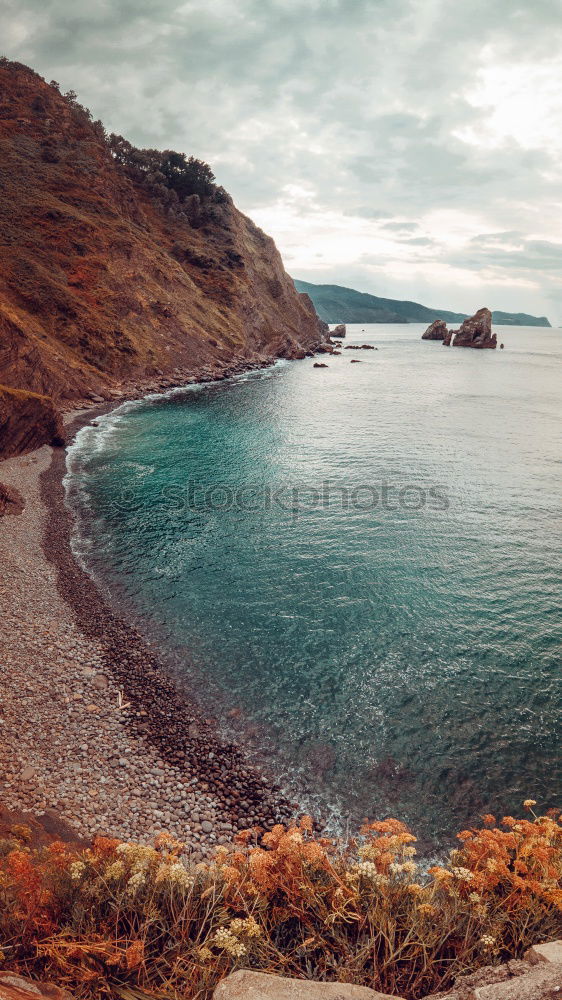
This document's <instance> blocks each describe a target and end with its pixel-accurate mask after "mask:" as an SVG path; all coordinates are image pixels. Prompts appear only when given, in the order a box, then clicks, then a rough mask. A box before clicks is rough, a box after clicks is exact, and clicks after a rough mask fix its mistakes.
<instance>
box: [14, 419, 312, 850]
mask: <svg viewBox="0 0 562 1000" xmlns="http://www.w3.org/2000/svg"><path fill="white" fill-rule="evenodd" d="M105 409H107V407H105ZM95 415H97V412H96V411H94V410H92V409H89V410H88V409H86V410H83V411H79V412H78V413H76V412H75V413H72V414H69V415H67V420H66V422H67V426H68V440H69V441H70V440H71V439H72V436H73V434H74V433H75V432H76V431H77V430H78V429H79V427H80V426H82V425H83V424H84V423H85V422H87V421H89V420H91V419H92V418H93V417H94V416H95ZM65 469H66V466H65V451H64V449H52V448H50V447H48V446H44V447H43V448H40V449H39V450H37V451H35V452H32V453H31V454H27V455H23V456H18V457H16V458H11V459H8V460H6V461H4V462H3V463H2V464H1V466H0V479H1V481H2V482H3V483H4V484H5V485H7V486H9V487H11V488H12V489H16V490H17V491H18V492H19V493H20V494H21V495H22V497H23V499H24V500H25V508H24V510H23V512H22V513H20V514H18V515H17V516H4V517H0V565H1V566H2V572H1V574H0V615H1V619H2V629H1V632H0V801H2V802H3V803H4V805H5V806H6V807H7V808H8V809H14V810H19V811H29V812H30V813H31V814H33V815H35V816H39V817H41V816H47V817H48V816H49V815H53V814H56V816H57V817H60V818H61V819H63V820H65V821H66V822H67V823H68V824H69V825H70V826H71V827H72V829H73V830H74V831H75V833H76V834H77V835H78V836H79V837H82V838H85V839H89V838H91V837H92V836H95V835H96V834H105V835H110V836H115V837H118V838H122V839H134V840H138V841H140V842H150V841H151V840H152V839H153V837H154V836H155V835H156V834H157V833H158V832H160V831H161V830H164V829H165V830H168V831H169V832H171V833H172V834H174V835H175V836H177V837H179V838H180V839H181V840H182V841H184V842H185V843H186V845H187V846H188V848H189V849H190V850H191V852H192V856H193V859H194V860H199V859H202V858H203V857H205V856H206V855H208V854H209V852H210V851H212V850H213V848H214V846H216V845H217V844H223V843H227V842H228V841H230V840H231V838H232V836H233V834H234V833H235V832H236V831H237V830H239V829H244V828H246V827H248V826H251V825H254V824H259V825H261V826H263V827H266V828H269V827H271V826H272V825H273V823H274V822H276V821H279V820H283V819H288V818H289V817H290V816H291V815H292V814H293V813H294V811H295V808H296V807H295V806H294V804H293V805H291V804H290V803H289V802H287V801H286V800H285V799H284V798H283V796H282V794H281V792H280V789H279V788H278V787H277V786H275V785H272V783H271V781H270V779H269V778H268V777H267V776H265V775H264V774H261V773H259V771H258V770H257V769H256V767H255V766H254V765H253V764H252V765H251V764H250V763H249V762H248V760H247V759H246V758H245V755H244V753H243V751H242V750H241V748H239V747H237V746H235V745H233V744H230V743H225V742H223V741H222V740H221V739H220V736H219V735H218V730H217V720H214V719H208V718H205V717H204V716H203V714H202V713H201V711H200V710H199V708H198V706H197V702H196V699H195V698H191V697H190V695H189V693H186V692H185V691H184V690H181V689H180V688H179V687H178V686H177V683H176V681H175V680H174V679H173V678H172V677H171V676H169V675H168V674H167V673H166V670H165V668H164V667H163V666H162V664H161V663H160V662H159V659H158V652H157V650H155V649H153V648H151V647H150V646H149V645H148V644H147V643H146V641H145V640H144V639H143V638H142V637H141V636H140V635H139V633H138V632H137V631H136V630H135V629H134V628H133V627H131V626H130V625H129V624H128V623H127V622H126V621H124V620H123V619H122V618H120V617H119V616H118V615H116V614H115V613H114V612H113V611H112V610H111V609H110V608H109V607H108V605H107V604H106V603H105V601H104V599H103V597H102V595H101V594H100V593H99V591H98V590H97V588H96V586H95V585H94V583H93V582H92V580H91V579H90V578H89V577H88V576H87V575H86V574H85V573H84V572H83V570H82V569H81V567H80V566H79V565H78V564H77V562H76V561H75V559H74V557H73V555H72V551H71V547H70V538H71V532H72V520H71V516H70V514H69V511H68V509H67V507H66V506H65V503H64V489H63V485H62V480H63V477H64V474H65Z"/></svg>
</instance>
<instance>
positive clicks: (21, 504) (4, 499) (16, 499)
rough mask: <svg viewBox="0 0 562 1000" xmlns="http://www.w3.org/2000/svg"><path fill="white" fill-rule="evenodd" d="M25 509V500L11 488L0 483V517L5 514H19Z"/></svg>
mask: <svg viewBox="0 0 562 1000" xmlns="http://www.w3.org/2000/svg"><path fill="white" fill-rule="evenodd" d="M24 508H25V500H24V499H23V497H22V495H21V493H19V492H18V490H16V489H14V487H13V486H5V485H4V483H0V517H3V516H4V515H5V514H14V515H17V514H21V513H22V512H23V510H24Z"/></svg>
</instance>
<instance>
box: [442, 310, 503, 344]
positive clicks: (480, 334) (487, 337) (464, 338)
mask: <svg viewBox="0 0 562 1000" xmlns="http://www.w3.org/2000/svg"><path fill="white" fill-rule="evenodd" d="M448 336H449V341H448V344H447V346H449V343H450V344H452V346H453V347H479V348H492V349H494V348H496V347H497V346H498V344H497V339H496V335H495V333H492V314H491V312H490V310H489V309H479V310H478V312H477V313H475V314H474V316H471V317H470V319H465V320H464V322H463V323H462V325H461V327H460V328H459V329H458V330H451V331H450V334H449V335H448Z"/></svg>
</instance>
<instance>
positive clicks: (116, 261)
mask: <svg viewBox="0 0 562 1000" xmlns="http://www.w3.org/2000/svg"><path fill="white" fill-rule="evenodd" d="M156 188H157V185H156V187H155V186H154V185H153V188H152V189H151V188H150V186H147V184H146V183H145V178H144V177H143V176H142V170H139V171H137V172H136V173H135V172H134V171H131V170H128V169H127V168H126V167H124V166H123V165H122V164H121V163H120V162H118V160H117V159H116V158H115V150H114V148H112V147H111V146H110V144H109V142H108V140H107V137H106V135H105V132H104V129H103V126H102V125H101V123H99V122H92V120H91V117H90V116H89V114H88V113H87V112H86V111H85V110H84V109H83V108H82V107H81V106H80V105H79V104H78V103H77V102H76V100H75V97H74V95H66V96H63V95H62V94H61V93H60V91H59V89H58V87H57V86H56V85H54V86H53V85H50V84H47V83H46V82H45V81H44V80H43V79H42V78H41V77H39V76H38V75H37V74H36V73H34V72H33V71H32V70H30V69H28V68H27V67H25V66H22V65H20V64H17V63H11V62H8V61H7V60H0V385H4V386H7V387H9V388H11V389H18V390H21V391H25V392H34V393H38V394H41V395H43V396H45V395H46V396H49V397H51V398H52V399H53V400H54V402H55V404H57V405H60V404H63V403H64V401H65V400H72V399H77V398H79V397H81V396H83V395H84V394H85V393H87V392H92V391H93V392H96V393H100V394H101V395H104V394H107V393H108V392H109V391H110V390H111V389H112V388H114V387H115V386H116V385H119V384H120V383H122V382H123V381H126V380H127V379H135V378H139V377H140V378H142V377H150V376H151V375H158V374H159V373H163V374H168V373H169V374H173V373H174V372H175V371H176V369H179V370H181V371H182V372H185V371H190V372H192V373H193V374H197V373H198V372H201V371H203V370H206V369H207V370H208V369H211V370H213V371H217V372H218V371H220V370H221V369H222V368H224V367H226V366H227V365H229V364H231V363H232V362H233V361H234V360H241V361H242V360H246V361H256V362H260V361H264V360H266V359H273V358H275V357H298V356H301V355H302V354H303V353H304V351H307V350H309V349H311V348H314V347H315V346H316V345H317V344H318V343H319V342H320V341H321V340H322V337H323V330H322V327H321V325H320V324H319V321H318V318H317V316H316V313H315V311H314V308H313V306H312V304H311V302H310V300H309V299H308V297H307V296H306V295H300V294H298V293H297V292H296V291H295V288H294V285H293V282H292V280H291V279H290V278H289V276H288V275H287V274H286V272H285V270H284V268H283V264H282V261H281V258H280V255H279V253H278V252H277V249H276V247H275V244H274V243H273V240H271V239H270V238H269V237H268V236H266V235H265V234H264V233H263V232H261V230H260V229H258V228H257V226H255V225H254V224H253V223H252V222H251V220H250V219H248V218H246V217H245V216H244V215H242V214H241V213H240V212H239V211H238V210H237V209H236V208H235V207H234V205H233V203H232V200H231V199H230V198H229V197H228V195H226V193H225V192H222V190H221V189H217V188H215V187H213V189H212V190H210V192H209V194H207V195H205V196H203V197H201V198H198V197H197V198H195V199H192V200H194V201H196V202H197V204H196V205H195V206H194V208H193V210H192V211H191V212H190V215H189V217H188V215H187V214H186V213H185V211H184V210H183V206H182V204H181V199H180V200H179V201H178V199H177V198H175V201H170V199H168V201H166V199H164V200H162V199H159V198H158V196H155V195H154V190H156ZM6 398H7V397H5V399H4V404H5V407H6V406H7V405H8V404H7V402H6ZM20 399H21V397H20ZM27 409H28V408H26V407H22V414H24V411H26V410H27ZM31 409H33V407H31ZM47 409H48V407H47ZM21 419H22V420H23V419H25V416H24V415H22V418H21ZM14 420H15V422H16V423H17V422H18V421H17V417H16V415H15V411H14V419H12V421H11V424H10V426H13V425H14ZM3 427H4V432H2V430H1V429H0V435H2V437H1V438H0V455H2V454H8V453H10V452H12V453H13V452H14V451H15V450H19V448H20V443H19V442H17V441H16V440H15V439H14V438H13V437H12V439H11V440H8V438H7V431H6V427H8V423H7V422H6V421H5V422H4V425H3ZM40 436H41V435H40V433H37V429H36V432H35V433H31V431H30V435H29V440H33V441H34V442H36V441H37V439H38V437H40ZM19 437H20V438H21V439H22V440H25V438H26V434H25V432H24V431H22V429H21V427H20V431H19ZM2 438H3V440H2ZM44 439H45V440H47V437H46V436H45V438H44Z"/></svg>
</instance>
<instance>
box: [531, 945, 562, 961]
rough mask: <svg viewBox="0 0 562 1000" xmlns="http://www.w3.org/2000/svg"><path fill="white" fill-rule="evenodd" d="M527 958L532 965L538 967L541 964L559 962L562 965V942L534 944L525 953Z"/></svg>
mask: <svg viewBox="0 0 562 1000" xmlns="http://www.w3.org/2000/svg"><path fill="white" fill-rule="evenodd" d="M525 958H526V960H527V962H530V963H531V965H538V963H539V962H558V963H559V964H560V965H562V940H560V941H547V942H546V944H534V945H533V947H532V948H529V949H528V951H526V952H525Z"/></svg>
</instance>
